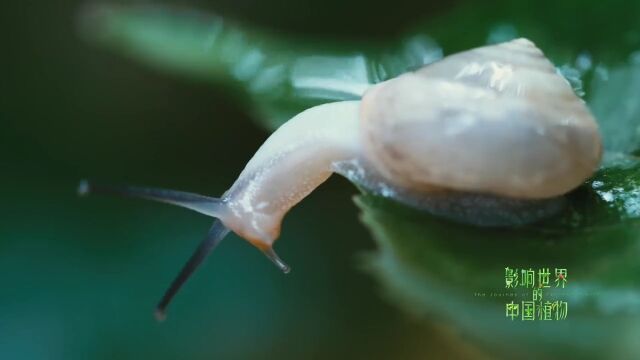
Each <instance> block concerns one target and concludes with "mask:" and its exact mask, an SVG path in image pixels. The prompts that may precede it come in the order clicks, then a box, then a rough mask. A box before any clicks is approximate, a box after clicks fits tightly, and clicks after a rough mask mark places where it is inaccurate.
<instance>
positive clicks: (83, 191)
mask: <svg viewBox="0 0 640 360" xmlns="http://www.w3.org/2000/svg"><path fill="white" fill-rule="evenodd" d="M90 194H101V195H117V196H122V197H128V198H139V199H146V200H153V201H158V202H162V203H165V204H171V205H176V206H180V207H183V208H186V209H190V210H193V211H196V212H199V213H201V214H204V215H208V216H212V217H218V216H219V215H220V212H221V210H222V207H223V205H224V202H223V201H222V200H221V199H218V198H214V197H209V196H204V195H199V194H194V193H189V192H184V191H176V190H167V189H158V188H147V187H137V186H114V185H102V184H93V183H90V182H89V181H87V180H82V181H80V185H78V195H80V196H88V195H90Z"/></svg>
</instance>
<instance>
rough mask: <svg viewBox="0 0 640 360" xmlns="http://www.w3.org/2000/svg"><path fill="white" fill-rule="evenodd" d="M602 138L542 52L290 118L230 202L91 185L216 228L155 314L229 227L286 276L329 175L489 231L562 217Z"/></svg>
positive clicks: (453, 70) (401, 80)
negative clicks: (291, 223)
mask: <svg viewBox="0 0 640 360" xmlns="http://www.w3.org/2000/svg"><path fill="white" fill-rule="evenodd" d="M601 156H602V145H601V138H600V134H599V130H598V126H597V124H596V121H595V119H594V117H593V116H592V115H591V113H590V112H589V110H588V108H587V106H586V105H585V103H584V101H583V100H582V99H580V98H579V97H578V96H576V95H575V93H574V92H573V90H572V88H571V86H570V85H569V83H568V82H567V81H566V80H565V79H564V78H563V77H562V76H561V75H559V74H558V73H557V71H556V68H555V67H554V65H553V64H552V63H551V62H550V61H549V60H548V59H547V58H546V57H545V56H544V54H543V53H542V51H541V50H539V49H538V48H537V47H536V46H535V45H534V43H533V42H531V41H529V40H527V39H524V38H520V39H516V40H512V41H509V42H504V43H500V44H496V45H490V46H484V47H479V48H475V49H471V50H467V51H464V52H460V53H457V54H453V55H450V56H448V57H446V58H444V59H442V60H440V61H438V62H435V63H432V64H429V65H426V66H424V67H422V68H420V69H418V70H416V71H411V72H408V73H405V74H402V75H400V76H398V77H396V78H393V79H390V80H387V81H384V82H381V83H379V84H376V85H372V86H371V87H370V88H369V89H368V90H367V91H366V92H365V94H364V96H363V97H362V99H361V100H358V101H341V102H333V103H327V104H322V105H318V106H315V107H312V108H310V109H307V110H305V111H303V112H301V113H300V114H298V115H296V116H294V117H293V118H292V119H291V120H289V121H288V122H286V123H285V124H284V125H282V126H281V127H280V128H278V129H277V130H276V131H275V132H274V133H273V134H272V135H271V136H270V137H269V138H268V139H267V140H266V142H265V143H264V144H263V145H262V146H261V147H260V148H259V149H258V151H257V152H256V154H255V155H254V156H253V158H252V159H251V160H250V161H249V163H248V164H247V165H246V167H245V168H244V170H243V171H242V172H241V174H240V176H239V177H238V179H237V180H236V181H235V183H234V184H233V185H232V186H231V188H230V189H229V190H228V191H226V192H225V193H224V194H223V195H222V196H221V197H220V198H213V197H208V196H203V195H197V194H192V193H186V192H179V191H172V190H162V189H152V188H137V187H109V186H100V185H95V184H89V183H88V182H86V181H83V182H81V185H80V188H79V192H80V193H81V194H87V193H114V194H120V195H125V196H134V197H140V198H145V199H150V200H156V201H160V202H165V203H169V204H173V205H178V206H181V207H185V208H188V209H191V210H195V211H197V212H200V213H202V214H205V215H208V216H211V217H214V218H215V221H214V223H213V225H212V227H211V229H210V230H209V233H208V234H207V236H206V238H205V240H204V241H203V242H202V243H201V245H200V246H199V248H198V249H197V250H196V251H195V253H194V254H193V256H192V257H191V259H190V260H189V261H188V262H187V264H186V265H185V266H184V268H183V269H182V271H181V272H180V274H179V275H178V276H177V278H176V279H175V280H174V281H173V283H172V284H171V286H170V287H169V289H168V290H167V291H166V293H165V295H164V297H163V298H162V300H161V301H160V303H159V304H158V306H157V308H156V315H157V317H158V318H159V319H161V318H163V317H164V314H165V311H166V308H167V306H168V305H169V302H170V301H171V299H172V298H173V297H174V295H175V294H176V293H177V292H178V290H179V289H180V287H181V286H182V285H183V284H184V282H185V281H186V280H187V279H188V278H189V276H190V275H191V274H192V273H193V271H194V270H195V269H196V268H197V267H198V265H199V264H200V263H202V261H203V260H204V259H205V258H206V257H207V255H209V253H210V252H211V251H212V250H213V248H214V247H215V246H216V245H217V244H218V243H219V242H220V241H221V240H222V238H224V237H225V235H227V234H228V233H229V231H233V232H234V233H236V234H237V235H239V236H240V237H242V238H244V239H246V240H247V241H249V242H250V243H251V244H253V245H254V246H255V247H257V248H258V249H260V250H261V251H262V252H263V253H264V254H265V255H266V256H267V257H268V258H269V259H270V260H272V261H273V262H274V263H275V264H276V265H277V266H278V267H279V268H280V269H281V270H282V271H284V272H285V273H286V272H288V271H289V267H288V266H287V265H286V264H285V263H284V262H283V261H282V260H281V259H280V258H279V257H278V255H277V254H276V253H275V252H274V250H273V243H274V241H275V240H276V239H277V238H278V236H279V234H280V225H281V222H282V219H283V217H284V216H285V214H286V213H287V212H288V211H289V209H291V208H292V207H293V206H294V205H296V204H297V203H298V202H299V201H301V200H302V199H303V198H304V197H305V196H307V195H308V194H309V193H310V192H312V191H313V190H314V189H315V188H316V187H317V186H319V185H320V184H321V183H323V182H324V181H325V180H327V178H329V176H330V175H331V174H332V173H338V174H341V175H343V176H346V177H347V178H349V179H350V180H352V181H353V182H354V183H356V184H359V185H360V186H362V187H363V188H364V189H366V190H368V191H371V192H373V193H375V194H378V195H381V196H385V197H389V198H392V199H395V200H397V201H399V202H402V203H405V204H408V205H410V206H414V207H418V208H421V209H425V210H427V211H430V212H432V213H434V214H438V215H441V216H444V217H448V218H450V219H453V220H456V221H459V222H465V223H470V224H473V225H479V226H504V225H521V224H527V223H532V222H535V221H538V220H540V219H542V218H544V217H547V216H550V215H551V214H554V213H555V212H557V211H558V210H559V209H561V208H562V202H563V201H562V199H563V197H562V195H563V194H565V193H567V192H569V191H571V190H572V189H574V188H576V187H578V186H579V185H580V184H582V183H583V182H584V181H585V180H586V179H587V178H588V177H590V176H591V175H592V174H593V173H594V171H595V170H596V169H597V168H598V166H599V163H600V160H601Z"/></svg>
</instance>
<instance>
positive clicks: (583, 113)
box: [361, 39, 602, 199]
mask: <svg viewBox="0 0 640 360" xmlns="http://www.w3.org/2000/svg"><path fill="white" fill-rule="evenodd" d="M361 121H362V124H361V130H362V132H363V139H362V141H363V144H364V147H365V149H366V150H365V151H364V152H363V154H365V156H366V157H367V159H368V160H369V161H370V163H372V164H375V167H376V170H377V171H379V172H380V173H381V174H382V175H383V176H384V178H385V179H387V180H388V181H390V182H392V183H394V184H396V185H398V186H401V187H405V188H411V189H414V190H424V191H428V190H430V189H433V188H434V187H442V188H447V189H452V190H459V191H471V192H477V193H488V194H495V195H500V196H506V197H514V198H522V199H540V198H549V197H554V196H558V195H562V194H564V193H566V192H568V191H570V190H572V189H573V188H575V187H577V186H578V185H580V184H581V183H582V182H583V181H584V180H585V179H586V178H588V177H589V176H591V174H593V172H594V171H595V170H596V169H597V167H598V164H599V163H600V158H601V154H602V147H601V141H600V135H599V132H598V127H597V125H596V122H595V119H594V118H593V116H592V115H591V114H590V112H589V110H588V109H587V107H586V105H585V104H584V102H583V101H582V100H581V99H580V98H578V97H577V96H576V95H575V94H574V92H573V90H572V88H571V86H570V85H569V83H568V82H567V81H566V80H565V79H564V78H563V77H561V76H560V75H558V74H557V72H556V69H555V67H554V66H553V64H551V62H550V61H549V60H547V59H546V58H545V57H544V55H543V54H542V52H541V51H540V50H539V49H538V48H536V47H535V45H534V44H533V43H532V42H531V41H529V40H526V39H518V40H514V41H511V42H508V43H503V44H499V45H495V46H487V47H482V48H477V49H473V50H470V51H465V52H462V53H459V54H456V55H453V56H449V57H447V58H445V59H444V60H443V61H439V62H437V63H434V64H432V65H428V66H426V67H424V68H422V69H420V70H418V71H416V72H412V73H407V74H404V75H401V76H399V77H398V78H395V79H392V80H389V81H387V82H384V83H382V84H380V85H378V86H375V87H374V88H372V89H371V90H370V91H369V92H368V93H367V94H365V96H364V98H363V101H362V116H361Z"/></svg>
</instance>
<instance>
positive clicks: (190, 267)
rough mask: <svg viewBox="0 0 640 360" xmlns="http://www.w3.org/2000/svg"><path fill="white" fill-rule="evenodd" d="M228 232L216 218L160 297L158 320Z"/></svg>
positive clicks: (161, 318) (156, 313)
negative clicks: (205, 235)
mask: <svg viewBox="0 0 640 360" xmlns="http://www.w3.org/2000/svg"><path fill="white" fill-rule="evenodd" d="M228 233H229V229H228V228H227V227H226V226H224V224H223V223H222V221H220V220H218V219H216V220H215V221H214V222H213V225H212V226H211V229H209V232H208V233H207V237H205V239H204V240H203V241H202V242H201V243H200V245H199V246H198V248H197V249H196V251H195V252H194V253H193V255H191V258H189V261H187V263H186V264H185V265H184V267H183V268H182V270H180V273H178V276H176V278H175V279H174V280H173V282H172V283H171V285H170V286H169V288H168V289H167V291H166V292H165V293H164V295H163V296H162V299H160V302H159V303H158V305H157V306H156V311H155V316H156V320H158V321H163V320H164V319H165V318H166V310H167V307H168V306H169V304H170V303H171V300H172V299H173V297H174V296H175V295H176V294H177V293H178V291H180V288H182V285H184V284H185V283H186V282H187V280H189V278H190V277H191V275H192V274H193V272H194V271H195V270H196V269H197V268H198V267H199V266H200V265H201V264H202V262H203V261H204V260H205V259H206V258H207V257H208V256H209V254H211V252H212V251H213V249H215V248H216V246H218V244H219V243H220V241H222V239H224V237H225V236H226V235H227V234H228Z"/></svg>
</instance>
